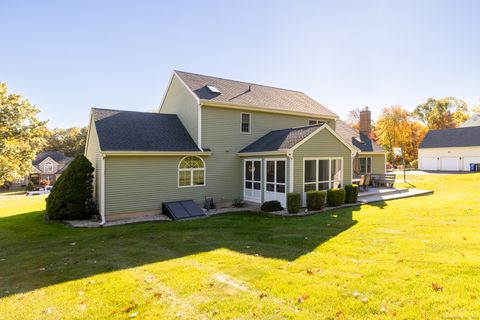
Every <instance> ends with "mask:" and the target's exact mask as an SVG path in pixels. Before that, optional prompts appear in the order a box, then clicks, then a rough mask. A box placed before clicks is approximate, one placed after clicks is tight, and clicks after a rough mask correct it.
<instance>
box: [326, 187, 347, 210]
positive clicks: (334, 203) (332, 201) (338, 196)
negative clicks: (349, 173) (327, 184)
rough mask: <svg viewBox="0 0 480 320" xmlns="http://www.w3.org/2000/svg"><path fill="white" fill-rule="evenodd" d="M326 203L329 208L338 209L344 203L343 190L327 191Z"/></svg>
mask: <svg viewBox="0 0 480 320" xmlns="http://www.w3.org/2000/svg"><path fill="white" fill-rule="evenodd" d="M327 203H328V205H329V206H330V207H338V206H341V205H342V204H344V203H345V189H340V188H333V189H329V190H328V191H327Z"/></svg>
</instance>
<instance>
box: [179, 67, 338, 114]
mask: <svg viewBox="0 0 480 320" xmlns="http://www.w3.org/2000/svg"><path fill="white" fill-rule="evenodd" d="M175 73H176V74H177V75H178V76H179V77H180V78H181V79H182V80H183V82H185V84H186V85H187V86H188V87H189V88H190V90H192V92H194V93H195V94H196V95H197V97H198V98H199V99H201V100H208V101H212V102H217V103H226V104H234V105H243V106H252V107H258V108H263V109H270V110H284V111H290V112H301V113H310V114H314V115H323V116H330V117H337V115H336V114H335V113H333V112H332V111H330V110H328V109H327V108H326V107H324V106H322V105H321V104H320V103H318V102H317V101H315V100H313V99H312V98H310V97H309V96H307V95H306V94H305V93H303V92H299V91H293V90H287V89H280V88H275V87H269V86H264V85H259V84H253V83H247V82H241V81H235V80H228V79H222V78H216V77H210V76H204V75H200V74H194V73H188V72H183V71H175ZM208 85H212V86H215V87H217V88H218V89H219V91H220V92H221V93H220V94H218V93H213V92H211V91H210V90H209V89H208V88H207V87H206V86H208Z"/></svg>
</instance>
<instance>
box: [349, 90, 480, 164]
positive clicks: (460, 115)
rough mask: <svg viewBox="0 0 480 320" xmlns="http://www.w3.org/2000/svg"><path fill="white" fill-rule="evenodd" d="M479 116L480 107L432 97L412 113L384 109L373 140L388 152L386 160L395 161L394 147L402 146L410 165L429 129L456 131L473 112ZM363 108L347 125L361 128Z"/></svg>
mask: <svg viewBox="0 0 480 320" xmlns="http://www.w3.org/2000/svg"><path fill="white" fill-rule="evenodd" d="M472 112H473V113H480V105H475V106H473V107H472V109H471V110H469V109H468V105H467V103H466V102H465V101H463V100H461V99H457V98H454V97H445V98H442V99H433V98H429V99H428V100H427V101H426V102H424V103H422V104H419V105H418V106H417V107H416V108H415V109H414V110H413V111H412V112H409V111H408V110H407V109H405V108H404V107H403V106H400V105H395V106H391V107H387V108H383V109H382V113H381V114H380V116H379V117H378V119H377V121H375V122H374V123H373V125H372V133H371V137H370V138H371V139H373V140H375V141H376V142H377V143H378V144H379V145H381V146H382V147H383V148H384V149H385V150H387V151H388V155H387V159H388V161H389V162H390V163H392V162H394V161H395V160H399V159H395V157H394V155H393V148H395V147H401V148H402V150H403V152H404V154H405V160H406V162H407V163H411V162H412V161H414V160H416V159H417V158H418V146H419V145H420V142H421V141H422V140H423V138H424V137H425V134H426V133H427V131H428V130H440V129H448V128H456V127H458V126H459V125H461V124H462V123H463V122H465V121H466V120H468V119H469V118H470V116H471V113H472ZM359 122H360V109H358V108H357V109H353V110H351V111H350V112H349V114H348V117H347V123H349V124H350V125H351V126H352V127H354V128H356V129H358V128H359Z"/></svg>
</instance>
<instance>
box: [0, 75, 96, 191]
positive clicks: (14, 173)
mask: <svg viewBox="0 0 480 320" xmlns="http://www.w3.org/2000/svg"><path fill="white" fill-rule="evenodd" d="M39 112H40V110H39V109H38V108H37V107H36V106H35V105H32V104H31V103H30V102H29V101H28V100H27V99H24V98H22V96H20V95H18V94H14V93H9V92H8V88H7V85H6V83H1V82H0V186H1V185H2V184H3V183H4V182H12V181H15V180H18V179H22V178H23V177H24V176H25V175H27V174H28V173H30V171H31V168H32V161H33V160H34V159H35V157H36V155H37V154H38V153H39V152H42V151H60V152H63V153H65V155H66V156H72V157H73V156H76V155H79V154H83V152H84V149H85V142H86V138H87V128H86V127H83V128H78V127H73V128H68V129H61V128H55V129H53V130H49V129H48V128H47V121H41V120H40V119H39V117H38V114H39Z"/></svg>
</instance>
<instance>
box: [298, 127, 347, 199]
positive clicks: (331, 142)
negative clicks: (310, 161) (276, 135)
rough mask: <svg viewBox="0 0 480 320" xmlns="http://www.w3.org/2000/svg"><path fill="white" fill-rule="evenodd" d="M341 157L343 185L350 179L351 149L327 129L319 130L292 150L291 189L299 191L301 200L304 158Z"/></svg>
mask: <svg viewBox="0 0 480 320" xmlns="http://www.w3.org/2000/svg"><path fill="white" fill-rule="evenodd" d="M323 157H325V158H331V157H338V158H343V185H346V184H349V183H351V181H352V151H351V150H350V149H349V148H348V147H347V146H345V145H344V144H343V143H342V142H341V141H340V140H338V139H337V137H335V136H334V135H333V134H332V133H331V132H329V131H328V130H325V129H324V130H321V131H320V132H319V133H317V134H316V135H315V136H314V137H312V138H311V139H310V140H308V141H307V142H305V143H304V144H302V145H301V146H299V147H298V148H297V149H296V150H295V151H294V152H293V159H294V185H293V191H294V192H298V193H300V195H301V197H302V201H303V182H304V171H303V166H304V158H323Z"/></svg>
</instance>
